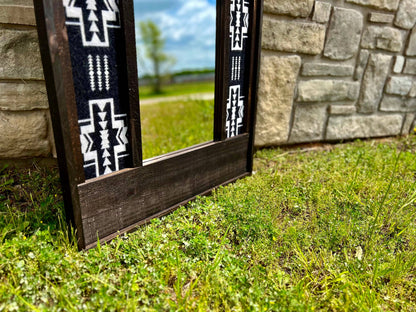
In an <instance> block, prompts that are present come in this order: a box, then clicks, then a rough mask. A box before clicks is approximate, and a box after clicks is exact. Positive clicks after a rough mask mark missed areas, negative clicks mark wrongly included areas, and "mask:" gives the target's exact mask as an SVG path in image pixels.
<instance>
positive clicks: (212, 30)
mask: <svg viewBox="0 0 416 312" xmlns="http://www.w3.org/2000/svg"><path fill="white" fill-rule="evenodd" d="M134 11H135V22H136V43H137V47H136V48H137V64H138V74H139V95H140V112H141V125H142V148H143V159H147V158H151V157H155V156H158V155H163V154H166V153H169V152H173V151H176V150H180V149H183V148H186V147H189V146H193V145H196V144H199V143H203V142H207V141H211V140H212V139H213V124H214V121H213V120H214V88H215V83H214V80H215V40H216V0H134Z"/></svg>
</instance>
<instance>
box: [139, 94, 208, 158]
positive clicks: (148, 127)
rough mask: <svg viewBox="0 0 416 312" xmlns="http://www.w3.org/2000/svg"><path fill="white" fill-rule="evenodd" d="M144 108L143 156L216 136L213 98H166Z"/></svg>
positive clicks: (159, 153) (158, 153) (171, 149)
mask: <svg viewBox="0 0 416 312" xmlns="http://www.w3.org/2000/svg"><path fill="white" fill-rule="evenodd" d="M140 109H141V120H142V138H143V159H146V158H150V157H154V156H158V155H163V154H166V153H169V152H173V151H176V150H179V149H182V148H185V147H189V146H192V145H195V144H199V143H203V142H207V141H211V140H212V139H213V123H214V122H213V119H214V101H213V100H211V101H204V100H185V101H176V102H166V103H159V104H153V105H143V106H142V107H141V108H140Z"/></svg>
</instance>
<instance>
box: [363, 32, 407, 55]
mask: <svg viewBox="0 0 416 312" xmlns="http://www.w3.org/2000/svg"><path fill="white" fill-rule="evenodd" d="M402 46H403V34H402V32H401V31H400V30H398V29H395V28H393V27H387V26H385V27H381V26H368V27H367V29H366V30H365V31H364V34H363V38H362V41H361V47H362V48H364V49H381V50H386V51H390V52H400V50H401V49H402Z"/></svg>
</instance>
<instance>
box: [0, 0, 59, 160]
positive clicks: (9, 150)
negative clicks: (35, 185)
mask: <svg viewBox="0 0 416 312" xmlns="http://www.w3.org/2000/svg"><path fill="white" fill-rule="evenodd" d="M35 25H36V23H35V15H34V11H33V2H32V0H0V158H3V159H4V158H6V159H7V158H28V157H50V156H52V155H53V154H54V152H53V150H54V148H53V139H52V129H51V125H50V117H49V110H48V100H47V95H46V89H45V83H44V78H43V70H42V63H41V59H40V53H39V46H38V38H37V32H36V27H35Z"/></svg>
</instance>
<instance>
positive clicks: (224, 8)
mask: <svg viewBox="0 0 416 312" xmlns="http://www.w3.org/2000/svg"><path fill="white" fill-rule="evenodd" d="M229 31H230V0H225V1H217V35H216V57H215V59H216V64H215V107H214V141H222V140H225V139H226V137H227V136H226V131H225V123H226V112H227V97H228V88H227V85H226V83H225V82H226V81H228V79H229V76H230V73H229V46H230V36H229Z"/></svg>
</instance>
